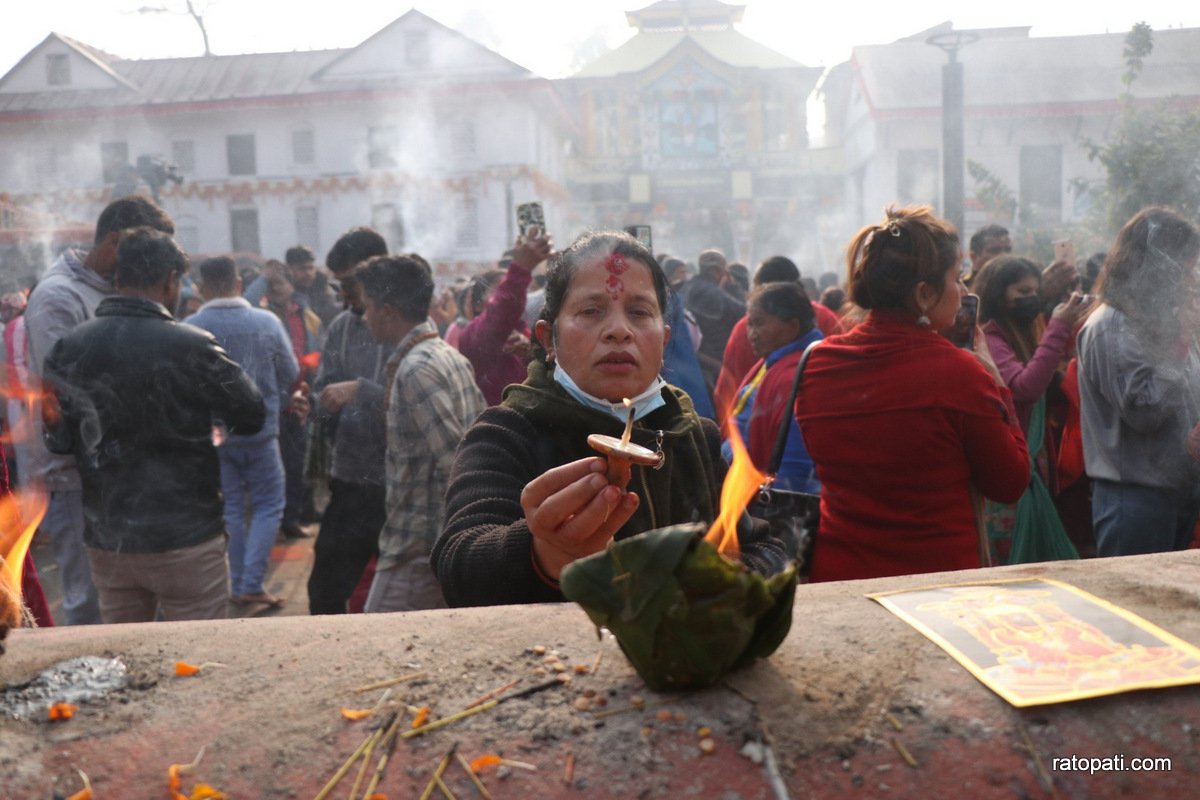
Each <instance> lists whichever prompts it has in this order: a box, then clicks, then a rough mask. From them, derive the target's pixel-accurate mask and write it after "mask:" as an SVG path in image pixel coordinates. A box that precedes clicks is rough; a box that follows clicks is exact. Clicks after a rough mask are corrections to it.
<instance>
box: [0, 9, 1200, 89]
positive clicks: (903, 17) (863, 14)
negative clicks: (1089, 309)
mask: <svg viewBox="0 0 1200 800" xmlns="http://www.w3.org/2000/svg"><path fill="white" fill-rule="evenodd" d="M195 2H196V3H197V5H198V6H199V7H207V12H206V14H205V19H206V21H207V27H208V34H209V40H210V44H211V47H212V50H213V52H214V53H216V54H218V55H228V54H233V53H262V52H273V51H287V50H313V49H328V48H343V47H353V46H354V45H357V44H359V43H360V42H362V41H363V40H364V39H366V38H367V37H369V36H370V35H372V34H373V33H375V32H376V31H378V30H379V29H381V28H382V27H384V26H385V25H387V24H388V23H390V22H391V21H393V20H395V19H396V18H398V17H399V16H401V15H402V14H403V13H404V12H405V11H407V10H408V8H410V6H407V5H401V4H395V5H393V4H388V3H379V2H378V0H337V2H321V3H319V4H317V5H315V6H314V5H310V4H297V3H295V2H294V0H195ZM156 5H158V6H161V5H168V6H171V7H173V8H179V9H182V8H183V7H184V2H183V0H50V1H49V2H40V3H39V2H33V3H31V2H27V0H0V14H2V15H3V19H4V24H3V25H0V74H3V73H5V72H7V71H8V70H9V69H10V68H11V67H12V66H13V65H14V64H15V63H16V62H17V61H18V60H19V59H20V58H21V57H22V56H24V55H25V54H26V53H27V52H29V51H30V50H31V49H32V48H33V47H34V46H36V45H37V44H38V43H39V42H41V41H42V39H44V38H45V37H46V35H47V34H48V33H50V32H51V31H56V32H58V33H62V34H65V35H67V36H70V37H72V38H75V39H78V40H80V41H82V42H85V43H86V44H89V45H92V46H93V47H98V48H100V49H102V50H105V51H107V52H109V53H112V54H113V55H117V56H120V57H122V58H164V57H180V56H192V55H200V54H202V53H203V45H202V43H201V38H200V34H199V31H198V29H197V27H196V25H195V23H194V22H193V21H192V20H191V19H190V18H189V17H187V16H186V15H183V14H139V13H137V9H139V8H142V7H145V6H156ZM647 5H650V3H649V2H648V0H586V2H573V1H569V2H563V0H437V2H424V3H415V4H414V6H415V7H416V8H418V9H420V10H421V11H422V12H423V13H425V14H428V15H429V16H431V17H433V18H434V19H436V20H438V21H439V22H442V23H443V24H446V25H449V26H451V27H453V28H456V29H457V30H459V31H461V32H463V33H465V34H466V35H468V36H470V37H471V38H473V39H476V40H477V41H480V42H482V43H484V44H486V45H488V46H489V47H491V48H492V49H494V50H496V51H498V52H499V53H501V54H502V55H504V56H506V57H508V58H509V59H511V60H512V61H515V62H517V63H518V64H521V65H522V66H525V67H528V68H529V69H531V70H533V71H534V72H535V73H537V74H539V75H542V76H544V77H549V78H554V77H562V76H564V75H568V74H570V73H571V72H573V71H574V70H575V69H577V68H578V67H579V66H581V65H582V64H583V63H586V62H587V61H589V60H590V59H592V58H594V57H596V56H597V55H599V54H601V53H603V52H604V51H605V50H606V49H609V48H612V47H615V46H616V45H618V44H620V43H621V42H622V41H624V40H625V39H626V38H628V37H629V36H630V35H632V30H631V29H630V28H629V27H628V26H627V25H626V22H625V13H624V12H625V11H628V10H631V9H636V8H642V7H645V6H647ZM745 5H746V14H745V17H744V19H743V22H742V23H741V26H740V29H741V30H742V32H743V33H745V34H746V35H747V36H749V37H750V38H752V39H756V40H758V41H760V42H762V43H763V44H765V45H767V46H769V47H772V48H774V49H775V50H778V51H779V52H781V53H784V54H785V55H788V56H790V57H791V58H794V59H796V60H797V61H799V62H801V63H804V64H807V65H809V66H822V65H824V66H828V65H832V64H836V63H838V62H840V61H844V60H845V59H846V58H847V57H848V56H849V54H850V47H851V46H853V45H860V44H879V43H886V42H891V41H895V40H896V39H899V38H902V37H905V36H911V35H912V34H914V33H917V32H919V31H922V30H924V29H926V28H929V27H932V26H934V25H936V24H938V23H940V22H944V21H946V20H952V21H953V22H954V25H955V27H956V28H972V27H1004V26H1025V25H1032V26H1033V30H1032V34H1033V35H1034V36H1059V35H1067V34H1083V33H1105V32H1109V33H1118V32H1124V31H1127V30H1129V28H1130V26H1132V25H1133V23H1134V22H1138V21H1145V22H1148V23H1150V25H1151V26H1152V27H1154V28H1155V29H1161V28H1168V27H1193V26H1200V4H1197V3H1181V2H1179V0H1141V2H1136V3H1135V2H1130V1H1129V0H1125V1H1124V2H1115V1H1114V0H1097V1H1096V2H1092V3H1089V4H1087V5H1082V4H1074V3H1071V4H1067V3H1047V2H1045V0H1005V2H1000V3H978V2H976V3H964V2H962V0H913V2H909V3H898V2H895V0H889V1H888V2H884V1H883V0H859V1H858V2H853V3H847V2H837V1H836V0H834V1H833V2H825V3H821V4H808V3H802V2H799V0H748V2H746V3H745Z"/></svg>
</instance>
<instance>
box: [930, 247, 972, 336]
mask: <svg viewBox="0 0 1200 800" xmlns="http://www.w3.org/2000/svg"><path fill="white" fill-rule="evenodd" d="M960 261H961V259H955V261H954V263H953V264H951V265H950V267H949V268H948V269H947V270H946V272H945V274H944V275H943V276H942V277H943V283H942V292H941V295H940V296H939V297H938V298H937V301H936V302H935V303H934V304H933V305H932V306H928V307H926V309H925V316H927V317H929V327H930V328H933V330H935V331H940V330H944V329H946V328H949V327H950V326H951V325H953V324H954V318H955V317H957V316H958V309H959V306H961V305H962V299H963V298H964V297H966V296H967V287H966V286H965V285H964V284H963V282H962V265H961V264H960V263H959V262H960Z"/></svg>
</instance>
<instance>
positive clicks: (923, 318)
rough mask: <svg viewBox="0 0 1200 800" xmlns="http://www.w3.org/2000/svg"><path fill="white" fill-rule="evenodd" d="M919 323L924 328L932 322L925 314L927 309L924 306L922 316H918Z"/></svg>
mask: <svg viewBox="0 0 1200 800" xmlns="http://www.w3.org/2000/svg"><path fill="white" fill-rule="evenodd" d="M917 324H918V325H920V326H921V327H922V328H928V327H929V326H930V325H931V324H932V323H930V321H929V317H927V316H925V309H923V308H922V309H921V316H919V317H917Z"/></svg>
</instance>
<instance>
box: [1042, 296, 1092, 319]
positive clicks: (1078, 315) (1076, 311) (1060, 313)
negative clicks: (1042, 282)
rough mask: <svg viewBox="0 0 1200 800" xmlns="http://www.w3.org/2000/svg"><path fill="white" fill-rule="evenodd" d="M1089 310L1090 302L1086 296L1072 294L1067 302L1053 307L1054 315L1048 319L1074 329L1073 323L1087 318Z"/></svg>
mask: <svg viewBox="0 0 1200 800" xmlns="http://www.w3.org/2000/svg"><path fill="white" fill-rule="evenodd" d="M1090 308H1091V300H1090V298H1088V296H1087V295H1085V294H1080V293H1079V292H1072V293H1071V296H1070V297H1069V298H1068V299H1067V302H1065V303H1059V304H1058V305H1057V306H1055V307H1054V313H1053V314H1051V315H1050V319H1061V320H1062V321H1063V322H1065V323H1067V324H1068V325H1070V326H1071V327H1075V323H1077V322H1079V320H1081V319H1083V318H1084V317H1086V316H1087V312H1088V310H1089V309H1090Z"/></svg>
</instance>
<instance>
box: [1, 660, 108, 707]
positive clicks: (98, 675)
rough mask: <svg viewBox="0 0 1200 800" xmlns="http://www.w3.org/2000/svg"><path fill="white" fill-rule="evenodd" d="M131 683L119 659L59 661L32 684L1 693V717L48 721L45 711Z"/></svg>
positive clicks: (95, 697)
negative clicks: (60, 704)
mask: <svg viewBox="0 0 1200 800" xmlns="http://www.w3.org/2000/svg"><path fill="white" fill-rule="evenodd" d="M128 682H129V675H128V670H127V669H126V668H125V664H124V663H122V662H121V661H120V660H119V659H116V658H101V657H100V656H81V657H80V658H72V659H70V660H69V661H60V662H59V663H57V664H55V665H54V666H53V667H50V668H49V669H46V670H43V671H42V672H41V673H39V674H38V675H37V677H35V678H33V679H32V680H30V681H26V682H25V683H20V684H14V685H12V686H8V687H6V688H5V689H3V690H0V715H3V716H6V717H11V718H13V719H45V718H46V710H47V709H48V708H49V707H50V706H51V705H52V704H54V703H75V704H78V703H84V702H87V701H89V700H95V699H97V698H100V697H103V696H104V695H106V694H108V693H109V692H111V691H113V690H116V689H122V688H124V687H125V685H126V684H127V683H128Z"/></svg>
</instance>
